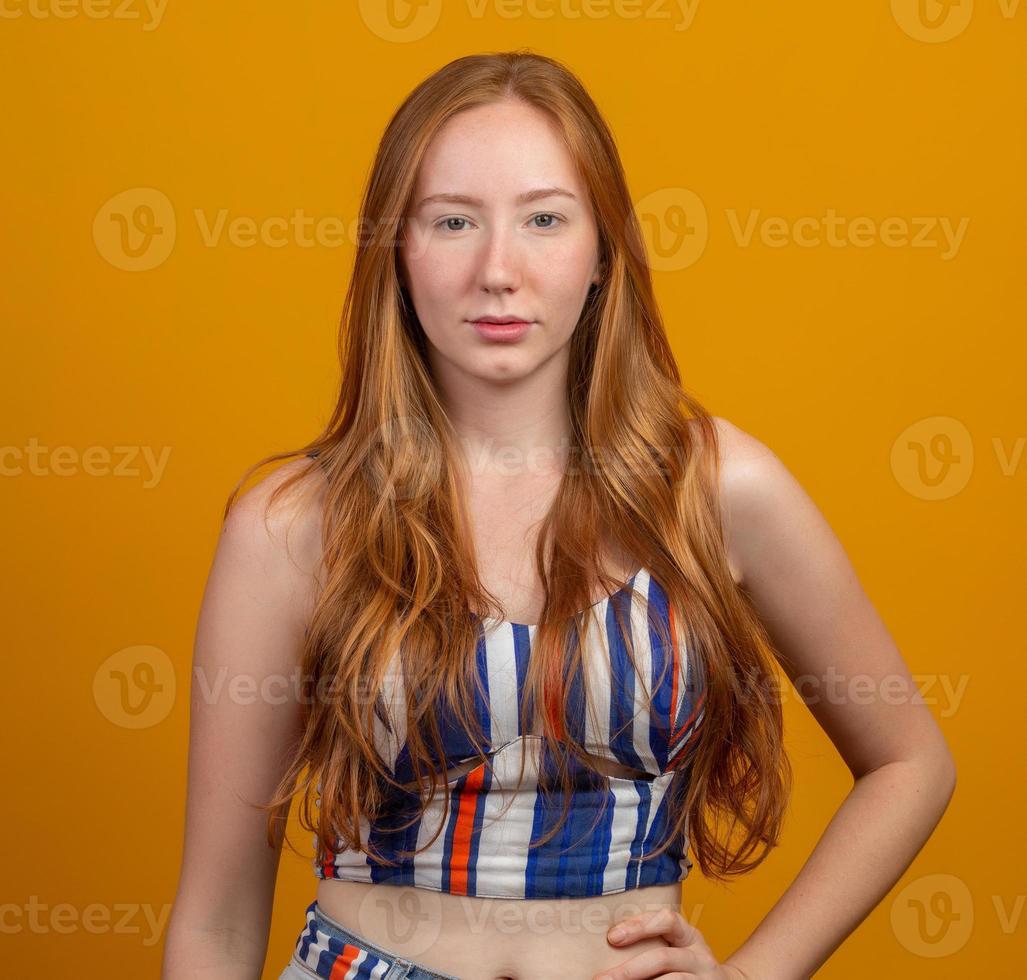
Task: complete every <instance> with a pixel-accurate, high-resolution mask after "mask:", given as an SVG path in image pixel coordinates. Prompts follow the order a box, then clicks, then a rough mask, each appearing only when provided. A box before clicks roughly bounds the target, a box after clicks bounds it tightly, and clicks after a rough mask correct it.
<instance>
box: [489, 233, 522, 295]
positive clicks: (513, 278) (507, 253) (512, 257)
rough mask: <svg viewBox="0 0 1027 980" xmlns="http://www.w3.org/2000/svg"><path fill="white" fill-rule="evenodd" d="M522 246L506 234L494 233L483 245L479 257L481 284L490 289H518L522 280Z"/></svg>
mask: <svg viewBox="0 0 1027 980" xmlns="http://www.w3.org/2000/svg"><path fill="white" fill-rule="evenodd" d="M520 251H521V250H520V247H519V245H518V244H517V242H515V241H512V240H511V239H510V238H509V237H508V236H506V235H504V234H494V235H491V236H490V237H489V239H488V240H487V241H486V242H485V244H484V245H483V247H482V252H481V255H480V256H479V258H478V280H479V284H480V285H481V286H482V287H483V288H485V289H489V290H496V289H516V288H517V287H518V286H519V285H520V282H521V275H522V269H521V266H522V261H523V257H522V256H521V254H520Z"/></svg>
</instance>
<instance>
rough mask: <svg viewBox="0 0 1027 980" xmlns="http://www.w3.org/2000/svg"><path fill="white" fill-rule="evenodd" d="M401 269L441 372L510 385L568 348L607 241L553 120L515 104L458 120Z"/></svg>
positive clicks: (421, 204) (424, 180) (418, 197)
mask: <svg viewBox="0 0 1027 980" xmlns="http://www.w3.org/2000/svg"><path fill="white" fill-rule="evenodd" d="M400 261H401V270H402V271H401V275H402V279H403V282H404V284H405V285H406V287H407V289H408V291H409V293H410V298H411V301H412V303H413V306H414V310H415V312H416V313H417V318H418V320H419V321H420V323H421V326H422V327H423V328H424V332H425V335H426V336H427V339H428V346H429V352H430V354H431V358H432V360H433V361H437V360H438V359H439V358H441V359H442V360H444V361H445V362H448V364H449V365H451V366H453V367H456V368H458V369H460V370H463V371H466V372H469V373H471V374H473V375H476V376H479V377H484V378H495V379H497V380H498V379H509V378H513V377H519V376H523V375H525V374H527V373H528V372H530V371H532V370H533V369H534V368H535V367H537V366H538V365H539V364H542V363H543V362H545V361H546V360H548V359H549V358H550V357H552V356H553V355H554V354H555V353H557V352H558V351H560V350H561V349H563V348H565V346H566V345H567V343H568V341H569V340H570V337H571V334H572V333H573V332H574V328H575V326H576V325H577V323H578V319H579V317H580V315H581V311H582V308H583V306H584V303H585V300H586V298H587V296H588V290H589V286H590V285H591V284H592V283H597V282H598V281H599V268H598V261H599V239H598V230H597V228H596V223H595V219H594V217H593V214H592V207H591V204H590V202H589V199H588V195H587V192H586V190H585V188H584V186H583V185H582V183H581V180H580V178H579V177H578V174H577V171H576V169H575V167H574V162H573V159H572V158H571V156H570V154H569V153H568V151H567V149H566V147H565V146H564V144H563V142H562V140H561V138H560V136H559V131H558V130H557V128H556V126H555V124H554V123H553V122H552V121H551V120H550V118H549V117H548V116H547V115H546V114H545V113H543V112H540V111H539V110H537V109H534V108H532V107H530V106H527V105H525V104H524V103H522V102H518V101H513V100H507V101H504V102H500V103H496V104H492V105H487V106H479V107H477V108H474V109H468V110H466V111H464V112H462V113H459V114H458V115H456V116H454V117H453V118H452V119H450V120H449V121H448V122H447V123H446V124H445V126H444V127H443V128H442V129H441V130H440V131H439V133H438V134H437V135H436V137H435V139H434V140H433V141H432V142H431V144H430V145H429V147H428V150H427V153H426V155H425V158H424V160H423V162H422V165H421V168H420V170H419V172H418V177H417V182H416V186H415V188H414V195H413V198H412V200H411V206H410V212H409V214H408V215H407V217H406V221H405V222H404V227H403V235H402V241H401V246H400ZM482 317H497V318H509V317H513V318H516V319H517V320H520V321H526V326H521V327H517V326H516V325H514V326H512V327H510V326H508V327H506V328H497V327H495V326H492V327H491V328H490V327H489V326H488V325H487V324H483V323H476V321H479V320H480V319H481V318H482Z"/></svg>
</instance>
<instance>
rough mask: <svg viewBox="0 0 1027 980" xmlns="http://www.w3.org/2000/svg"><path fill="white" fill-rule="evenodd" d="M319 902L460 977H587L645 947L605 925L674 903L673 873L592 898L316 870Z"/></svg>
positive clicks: (371, 936)
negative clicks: (667, 879) (510, 893)
mask: <svg viewBox="0 0 1027 980" xmlns="http://www.w3.org/2000/svg"><path fill="white" fill-rule="evenodd" d="M317 902H318V905H319V906H320V908H321V910H322V911H323V912H324V913H325V915H327V916H328V918H330V919H334V920H335V921H336V922H338V923H339V924H340V925H342V926H344V927H345V928H346V929H349V930H350V931H351V932H354V933H356V934H357V935H358V936H362V937H364V938H365V939H367V940H369V941H370V942H372V943H374V944H375V945H377V946H380V947H382V948H383V949H385V950H387V951H389V952H391V953H394V954H396V955H398V956H401V957H403V958H404V959H408V960H412V961H414V962H415V963H418V964H420V965H422V966H425V967H427V968H428V969H430V970H436V971H438V972H439V973H448V974H450V975H451V976H455V977H460V978H461V980H504V978H509V980H550V978H551V980H591V978H592V977H594V976H595V975H596V974H598V973H601V972H602V971H603V970H607V969H610V968H611V967H615V966H617V965H618V964H620V963H623V962H625V961H626V960H628V959H630V958H631V957H633V956H636V955H638V954H639V953H642V952H645V951H646V950H648V949H658V948H659V947H661V946H666V945H667V943H666V942H665V941H664V940H663V939H660V938H653V939H642V940H639V941H638V942H635V943H630V944H628V945H627V946H624V947H621V948H618V947H615V946H613V945H612V944H611V943H609V942H608V941H607V938H606V934H607V932H608V931H609V930H610V928H611V927H612V926H613V925H614V924H615V923H617V922H621V921H623V920H624V919H627V918H629V917H630V916H632V915H637V914H638V913H639V912H646V911H650V910H652V911H655V910H657V909H661V908H670V909H673V910H674V911H679V910H680V908H681V882H673V883H671V884H668V885H651V886H649V887H647V888H634V889H629V890H628V891H624V892H619V893H617V894H613V895H598V896H595V897H590V898H557V899H539V898H525V899H520V898H518V899H511V898H481V897H470V896H466V895H452V894H449V893H447V892H436V891H432V890H430V889H426V888H413V887H410V886H407V885H386V884H370V883H367V882H361V881H340V880H337V879H324V880H322V881H320V882H319V883H318V889H317Z"/></svg>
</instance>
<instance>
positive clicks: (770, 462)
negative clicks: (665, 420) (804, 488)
mask: <svg viewBox="0 0 1027 980" xmlns="http://www.w3.org/2000/svg"><path fill="white" fill-rule="evenodd" d="M710 421H711V422H712V423H713V430H714V435H715V441H716V451H717V475H718V485H717V493H718V499H719V503H720V513H721V523H722V529H723V536H724V543H725V546H726V548H727V554H728V563H729V565H730V567H731V572H732V576H733V577H734V579H735V581H736V582H741V581H742V580H743V578H744V575H745V571H744V566H745V564H746V563H747V557H746V547H747V546H748V545H750V544H751V542H752V540H753V531H754V530H756V529H757V528H758V527H759V525H761V524H766V523H767V522H773V521H775V520H777V519H778V518H779V517H781V516H782V515H781V510H782V508H787V507H788V506H789V505H788V503H787V500H788V493H787V490H788V489H790V488H791V487H793V486H794V484H795V481H794V478H793V477H792V476H791V474H790V473H789V472H788V470H787V468H786V467H785V466H784V464H783V463H782V462H781V460H780V459H779V458H778V457H777V455H776V454H775V453H774V451H773V450H772V449H771V448H770V447H769V446H768V445H767V444H766V443H764V442H763V441H762V440H760V439H759V438H757V437H756V436H754V435H753V434H752V433H751V432H748V431H746V430H745V429H743V428H741V427H740V426H738V425H736V424H735V423H733V422H731V421H730V420H728V419H725V418H723V417H721V416H716V415H714V416H710ZM689 424H690V425H692V426H693V427H695V429H696V430H697V431H698V432H699V433H700V436H699V438H700V444H701V445H703V446H705V441H704V438H703V436H704V429H703V427H702V425H701V424H700V423H699V422H698V421H697V420H695V419H691V420H689Z"/></svg>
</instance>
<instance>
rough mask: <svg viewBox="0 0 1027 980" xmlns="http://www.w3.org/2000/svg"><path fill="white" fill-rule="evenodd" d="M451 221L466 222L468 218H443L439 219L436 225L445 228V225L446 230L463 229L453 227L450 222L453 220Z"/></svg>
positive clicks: (461, 229)
mask: <svg viewBox="0 0 1027 980" xmlns="http://www.w3.org/2000/svg"><path fill="white" fill-rule="evenodd" d="M451 221H464V222H466V221H467V219H466V218H443V219H442V220H441V221H439V222H438V223H437V224H436V225H435V227H436V228H443V227H444V228H445V230H446V231H463V228H453V227H451V226H450V224H449V222H451Z"/></svg>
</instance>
